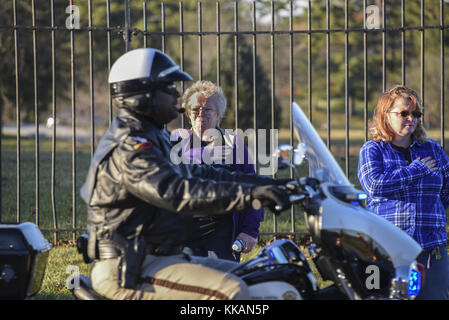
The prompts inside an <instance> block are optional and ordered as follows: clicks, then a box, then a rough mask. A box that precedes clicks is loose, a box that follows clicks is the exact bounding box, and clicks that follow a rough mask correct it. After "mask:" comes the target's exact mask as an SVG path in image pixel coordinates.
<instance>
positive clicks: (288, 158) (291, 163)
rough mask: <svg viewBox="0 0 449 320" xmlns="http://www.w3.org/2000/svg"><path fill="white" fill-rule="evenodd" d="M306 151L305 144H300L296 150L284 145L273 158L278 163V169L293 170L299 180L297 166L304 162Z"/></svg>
mask: <svg viewBox="0 0 449 320" xmlns="http://www.w3.org/2000/svg"><path fill="white" fill-rule="evenodd" d="M306 150H307V145H306V144H305V143H303V142H302V143H299V144H298V146H297V147H296V149H295V148H293V146H291V145H289V144H282V145H280V146H279V147H278V148H277V149H276V151H275V152H274V153H273V158H275V160H276V159H277V161H278V169H286V168H293V173H294V175H295V176H296V178H297V179H299V176H298V173H297V172H296V167H295V166H299V165H300V164H301V163H302V162H303V160H304V158H305V154H306Z"/></svg>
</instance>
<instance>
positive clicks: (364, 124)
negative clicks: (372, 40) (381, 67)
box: [363, 0, 368, 142]
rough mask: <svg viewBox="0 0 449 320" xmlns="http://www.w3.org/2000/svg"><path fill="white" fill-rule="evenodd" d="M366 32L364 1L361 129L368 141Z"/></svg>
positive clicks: (364, 4) (364, 1) (364, 3)
mask: <svg viewBox="0 0 449 320" xmlns="http://www.w3.org/2000/svg"><path fill="white" fill-rule="evenodd" d="M367 49H368V32H367V31H366V0H363V128H364V131H365V132H364V133H365V142H366V141H367V140H368V50H367Z"/></svg>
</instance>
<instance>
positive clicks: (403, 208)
mask: <svg viewBox="0 0 449 320" xmlns="http://www.w3.org/2000/svg"><path fill="white" fill-rule="evenodd" d="M408 150H409V151H410V156H411V160H412V162H411V163H408V161H407V160H406V159H405V157H404V155H403V153H401V152H400V151H398V150H395V149H394V148H393V147H392V146H391V144H390V143H389V142H383V141H379V142H375V141H373V140H371V141H368V142H366V143H365V144H364V145H363V146H362V148H361V149H360V154H359V164H358V170H357V175H358V178H359V180H360V183H361V185H362V188H363V189H364V190H365V192H366V193H367V194H368V203H367V207H368V209H370V210H371V211H373V212H374V213H376V214H378V215H380V216H382V217H383V218H385V219H386V220H388V221H390V222H392V223H393V224H395V225H396V226H398V227H399V228H401V229H402V230H404V231H405V232H407V233H408V234H409V235H410V236H412V237H413V238H414V239H415V240H416V241H417V242H418V243H419V244H420V245H421V247H422V248H423V250H425V251H427V250H430V249H433V248H435V247H437V246H440V245H442V244H445V243H446V241H447V233H446V222H447V220H446V213H445V209H446V208H447V207H448V206H449V158H448V156H447V155H446V153H445V151H444V149H443V148H442V147H441V146H440V145H439V144H438V143H437V142H435V141H434V140H432V139H429V140H428V141H427V142H425V143H418V141H417V140H416V138H414V141H413V143H412V144H411V145H410V147H409V148H408ZM428 156H431V157H432V158H433V159H436V160H437V167H438V170H437V171H434V172H430V170H429V169H428V168H427V166H426V165H424V164H423V163H422V162H421V161H420V160H419V159H418V157H419V158H420V159H423V158H425V157H428Z"/></svg>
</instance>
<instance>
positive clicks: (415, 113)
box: [390, 110, 422, 119]
mask: <svg viewBox="0 0 449 320" xmlns="http://www.w3.org/2000/svg"><path fill="white" fill-rule="evenodd" d="M390 113H397V114H400V115H401V117H402V118H407V117H408V116H409V115H410V114H411V115H412V116H413V118H416V119H419V118H421V117H422V112H421V111H418V110H415V111H412V112H410V111H407V110H404V111H401V112H397V111H392V112H390Z"/></svg>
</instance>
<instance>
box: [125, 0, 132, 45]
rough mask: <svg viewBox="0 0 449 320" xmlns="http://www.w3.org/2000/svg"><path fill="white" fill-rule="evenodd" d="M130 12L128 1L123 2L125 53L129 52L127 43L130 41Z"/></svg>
mask: <svg viewBox="0 0 449 320" xmlns="http://www.w3.org/2000/svg"><path fill="white" fill-rule="evenodd" d="M130 29H131V12H130V8H129V0H125V27H124V28H123V40H124V42H125V51H126V52H128V51H129V43H130V41H131V31H130Z"/></svg>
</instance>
